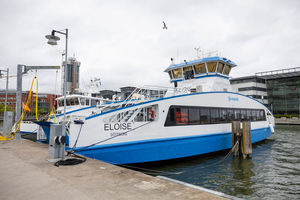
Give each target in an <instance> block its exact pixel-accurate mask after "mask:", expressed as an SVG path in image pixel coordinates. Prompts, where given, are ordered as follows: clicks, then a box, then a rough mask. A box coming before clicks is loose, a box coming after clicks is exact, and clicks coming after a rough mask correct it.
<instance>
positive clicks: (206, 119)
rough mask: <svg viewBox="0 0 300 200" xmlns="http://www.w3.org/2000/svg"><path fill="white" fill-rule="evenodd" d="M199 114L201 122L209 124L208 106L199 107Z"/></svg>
mask: <svg viewBox="0 0 300 200" xmlns="http://www.w3.org/2000/svg"><path fill="white" fill-rule="evenodd" d="M200 114H201V116H200V119H201V124H209V123H210V113H209V108H201V109H200Z"/></svg>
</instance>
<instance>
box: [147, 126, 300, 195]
mask: <svg viewBox="0 0 300 200" xmlns="http://www.w3.org/2000/svg"><path fill="white" fill-rule="evenodd" d="M227 152H228V151H224V152H221V153H218V154H214V155H209V156H205V157H203V156H202V157H197V158H193V159H189V160H179V161H176V162H166V163H159V164H154V165H152V166H147V168H149V167H150V169H152V170H161V171H164V172H160V173H156V175H163V176H167V177H170V178H173V179H176V180H180V181H184V182H187V183H191V184H194V185H199V186H202V187H205V188H208V189H212V190H216V191H220V192H223V193H225V194H228V195H232V196H236V197H240V198H244V199H300V126H277V128H276V131H275V134H273V135H272V136H271V137H270V138H269V139H267V140H265V141H263V142H260V143H258V144H255V145H253V154H252V159H246V160H243V159H240V158H233V156H230V157H228V158H227V159H226V160H224V157H225V155H226V154H227ZM165 172H172V173H173V172H175V173H176V172H181V173H180V174H166V173H165Z"/></svg>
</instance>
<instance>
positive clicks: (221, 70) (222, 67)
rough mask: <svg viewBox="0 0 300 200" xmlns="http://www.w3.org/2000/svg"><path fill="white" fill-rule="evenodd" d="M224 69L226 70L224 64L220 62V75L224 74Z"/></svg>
mask: <svg viewBox="0 0 300 200" xmlns="http://www.w3.org/2000/svg"><path fill="white" fill-rule="evenodd" d="M223 69H224V64H223V63H221V62H219V64H218V73H222V72H223Z"/></svg>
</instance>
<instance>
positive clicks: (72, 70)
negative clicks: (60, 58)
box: [61, 58, 80, 94]
mask: <svg viewBox="0 0 300 200" xmlns="http://www.w3.org/2000/svg"><path fill="white" fill-rule="evenodd" d="M62 66H63V70H62V83H63V81H64V77H66V82H67V88H66V92H67V94H74V93H76V89H78V88H79V68H80V62H79V61H77V60H76V58H69V59H68V63H67V70H66V76H64V71H65V70H64V67H65V66H66V63H65V61H64V62H63V63H62ZM61 85H62V87H61V91H62V92H63V84H61Z"/></svg>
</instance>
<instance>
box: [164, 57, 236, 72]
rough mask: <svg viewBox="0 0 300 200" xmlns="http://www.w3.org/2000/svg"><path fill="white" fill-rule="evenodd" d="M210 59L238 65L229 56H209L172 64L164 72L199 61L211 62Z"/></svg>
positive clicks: (233, 65)
mask: <svg viewBox="0 0 300 200" xmlns="http://www.w3.org/2000/svg"><path fill="white" fill-rule="evenodd" d="M210 61H222V62H224V63H226V64H229V65H231V66H232V67H235V66H237V65H236V64H235V63H234V62H233V61H231V60H229V59H227V58H221V57H218V56H216V57H207V58H201V59H197V60H192V61H187V62H183V63H179V64H174V65H170V66H169V67H168V68H167V69H165V71H164V72H167V71H169V70H172V69H176V68H179V67H183V66H185V67H186V66H189V65H194V64H198V63H203V62H210Z"/></svg>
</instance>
